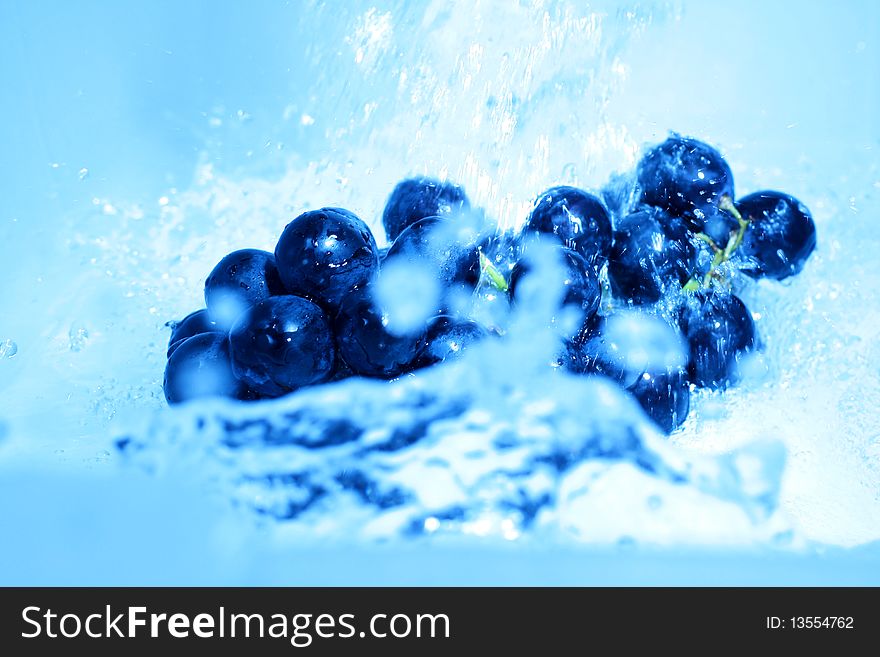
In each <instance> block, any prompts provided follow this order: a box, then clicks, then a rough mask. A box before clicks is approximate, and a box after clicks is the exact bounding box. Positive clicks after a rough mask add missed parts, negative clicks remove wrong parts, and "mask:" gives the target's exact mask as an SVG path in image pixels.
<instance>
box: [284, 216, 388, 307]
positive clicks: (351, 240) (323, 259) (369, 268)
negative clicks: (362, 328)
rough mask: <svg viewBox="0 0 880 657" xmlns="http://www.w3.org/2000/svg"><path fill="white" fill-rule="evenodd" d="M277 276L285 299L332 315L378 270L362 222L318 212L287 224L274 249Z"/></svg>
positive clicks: (376, 254)
mask: <svg viewBox="0 0 880 657" xmlns="http://www.w3.org/2000/svg"><path fill="white" fill-rule="evenodd" d="M275 261H276V263H277V265H278V273H279V274H280V275H281V280H282V282H283V283H284V286H285V288H286V289H287V291H288V292H289V293H290V294H296V295H300V296H304V297H306V298H308V299H311V300H313V301H315V302H316V303H319V304H321V305H322V306H324V307H325V308H327V309H328V310H330V311H333V312H335V310H336V309H338V308H339V306H340V305H341V304H342V301H343V300H344V299H345V297H347V296H348V295H349V294H351V293H353V292H357V291H358V290H362V289H363V288H364V287H366V285H367V284H368V283H369V282H370V280H372V278H373V276H374V275H375V274H376V271H377V270H378V268H379V249H378V247H377V246H376V240H375V239H373V234H372V233H371V232H370V229H369V228H368V227H367V224H365V223H364V222H363V221H361V220H360V219H358V218H357V217H356V216H355V215H354V214H352V213H351V212H349V211H348V210H343V209H340V208H322V209H320V210H312V211H311V212H305V213H303V214H301V215H300V216H298V217H297V218H296V219H294V220H293V221H291V222H290V223H289V224H287V227H286V228H285V229H284V232H283V233H282V234H281V239H279V240H278V245H277V246H276V247H275Z"/></svg>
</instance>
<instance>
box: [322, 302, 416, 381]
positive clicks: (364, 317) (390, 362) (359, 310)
mask: <svg viewBox="0 0 880 657" xmlns="http://www.w3.org/2000/svg"><path fill="white" fill-rule="evenodd" d="M387 323H388V321H387V316H386V315H385V313H384V312H383V310H382V309H381V308H378V307H377V305H376V304H375V303H374V302H373V300H372V298H371V295H370V294H369V293H366V294H360V295H352V296H351V297H349V298H348V299H347V300H346V302H345V303H344V304H343V306H342V308H341V309H340V310H339V314H338V315H337V316H336V320H335V322H334V329H335V333H336V344H337V347H338V350H339V356H340V357H341V358H342V360H343V361H345V363H346V365H348V367H349V368H351V370H352V371H353V372H354V373H355V374H360V375H361V376H369V377H374V378H380V379H393V378H395V377H397V376H400V375H401V374H404V373H406V372H408V371H410V370H412V369H414V368H415V366H416V365H417V362H418V359H419V357H420V356H421V354H422V351H423V350H424V348H425V332H424V329H422V330H421V331H417V332H416V333H414V334H410V335H402V336H401V335H394V334H393V333H390V332H389V331H388V329H387V328H386V326H387Z"/></svg>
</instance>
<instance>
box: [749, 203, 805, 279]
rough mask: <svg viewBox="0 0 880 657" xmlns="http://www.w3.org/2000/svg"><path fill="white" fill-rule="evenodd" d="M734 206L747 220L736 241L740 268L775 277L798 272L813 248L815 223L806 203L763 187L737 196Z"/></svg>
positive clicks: (758, 275)
mask: <svg viewBox="0 0 880 657" xmlns="http://www.w3.org/2000/svg"><path fill="white" fill-rule="evenodd" d="M736 207H737V209H738V210H739V212H740V214H741V215H742V217H743V219H745V220H747V221H749V222H750V224H749V227H748V228H747V229H746V232H745V236H744V237H743V242H742V244H741V245H740V250H741V251H740V252H741V253H742V255H743V257H744V258H745V262H746V265H745V267H743V271H744V272H745V273H746V274H748V275H749V276H751V277H752V278H761V277H767V278H774V279H776V280H782V279H784V278H788V277H789V276H793V275H795V274H798V273H800V271H801V270H802V269H803V268H804V263H806V261H807V258H809V257H810V254H811V253H812V252H813V250H814V249H815V248H816V225H815V224H814V223H813V217H812V216H811V215H810V211H809V210H808V209H807V208H806V206H805V205H803V204H802V203H801V202H800V201H798V200H797V199H796V198H794V197H793V196H789V195H788V194H782V193H780V192H773V191H763V192H755V193H754V194H749V195H748V196H746V197H745V198H742V199H740V200H739V202H738V203H737V204H736Z"/></svg>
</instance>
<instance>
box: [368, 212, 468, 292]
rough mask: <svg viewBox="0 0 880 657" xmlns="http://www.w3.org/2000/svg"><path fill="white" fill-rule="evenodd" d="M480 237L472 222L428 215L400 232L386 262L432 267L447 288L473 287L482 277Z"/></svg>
mask: <svg viewBox="0 0 880 657" xmlns="http://www.w3.org/2000/svg"><path fill="white" fill-rule="evenodd" d="M481 239H482V236H480V235H479V234H478V233H477V232H476V231H475V230H474V229H473V227H472V226H469V225H465V224H464V223H461V224H459V223H456V224H451V223H449V222H446V221H444V220H443V218H441V217H425V218H424V219H419V220H418V221H417V222H415V223H414V224H412V225H410V226H408V227H407V228H406V229H405V230H404V231H403V232H401V233H400V235H398V237H397V239H396V240H394V243H393V244H392V245H391V248H390V249H388V254H387V255H386V256H385V261H384V263H383V264H388V263H391V262H401V261H405V262H409V263H411V264H413V265H414V266H417V267H429V268H430V269H431V271H432V273H433V275H434V277H435V278H436V279H437V280H438V281H440V283H441V284H442V285H443V287H444V289H448V288H452V287H454V286H462V285H463V286H467V287H470V288H473V287H474V286H475V285H476V284H477V282H478V281H479V280H480V245H481Z"/></svg>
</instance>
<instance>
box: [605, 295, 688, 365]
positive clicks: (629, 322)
mask: <svg viewBox="0 0 880 657" xmlns="http://www.w3.org/2000/svg"><path fill="white" fill-rule="evenodd" d="M605 336H606V343H607V347H608V348H609V349H613V350H614V351H615V352H616V355H617V356H618V357H620V358H622V359H623V361H624V364H625V365H626V369H627V370H630V371H633V372H663V371H667V370H675V369H680V368H682V367H684V365H685V364H686V363H687V347H686V345H685V344H684V341H683V340H682V338H681V335H680V334H679V333H678V332H677V331H675V330H674V329H673V328H672V327H670V326H669V325H668V324H667V323H666V322H664V321H663V320H661V319H658V318H657V317H654V316H652V315H648V314H646V313H643V312H639V311H635V310H633V311H624V312H619V313H617V314H616V315H614V316H613V317H610V318H609V319H608V322H607V324H606V329H605Z"/></svg>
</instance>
